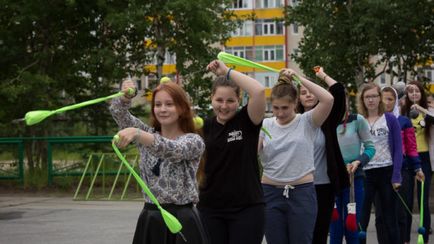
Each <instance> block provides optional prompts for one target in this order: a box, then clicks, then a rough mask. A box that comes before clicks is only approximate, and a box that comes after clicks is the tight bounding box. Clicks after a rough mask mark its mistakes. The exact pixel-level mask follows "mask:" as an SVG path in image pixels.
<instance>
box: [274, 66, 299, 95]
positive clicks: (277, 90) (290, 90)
mask: <svg viewBox="0 0 434 244" xmlns="http://www.w3.org/2000/svg"><path fill="white" fill-rule="evenodd" d="M297 96H298V92H297V88H296V87H295V86H294V85H293V84H292V81H291V79H290V78H288V77H287V76H286V75H284V74H283V70H282V71H280V73H279V78H278V79H277V83H276V85H274V86H273V88H272V89H271V101H273V100H274V99H281V98H286V99H288V101H289V102H295V101H297Z"/></svg>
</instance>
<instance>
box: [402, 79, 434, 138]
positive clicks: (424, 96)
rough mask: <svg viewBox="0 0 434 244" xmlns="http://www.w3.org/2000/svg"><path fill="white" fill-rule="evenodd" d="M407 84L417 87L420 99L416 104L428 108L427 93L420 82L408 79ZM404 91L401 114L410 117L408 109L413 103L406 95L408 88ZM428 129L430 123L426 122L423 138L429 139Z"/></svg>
mask: <svg viewBox="0 0 434 244" xmlns="http://www.w3.org/2000/svg"><path fill="white" fill-rule="evenodd" d="M408 85H414V86H417V88H418V89H419V91H420V100H419V102H418V105H419V106H421V107H422V108H428V102H427V94H426V92H425V89H424V87H423V85H422V83H420V82H418V81H410V82H409V83H408ZM404 93H405V104H404V106H402V108H401V114H402V115H405V116H407V117H410V116H409V115H410V110H411V106H412V105H413V102H412V101H410V96H409V95H408V89H405V92H404ZM430 129H431V126H430V123H427V125H426V126H425V130H424V133H425V139H426V140H427V141H429V139H430V137H431V136H430Z"/></svg>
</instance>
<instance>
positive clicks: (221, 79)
mask: <svg viewBox="0 0 434 244" xmlns="http://www.w3.org/2000/svg"><path fill="white" fill-rule="evenodd" d="M221 86H223V87H231V88H233V89H234V91H235V94H237V98H239V97H240V87H239V86H237V84H235V82H233V81H232V80H228V79H226V76H218V77H217V78H215V80H214V82H213V84H212V90H211V95H214V94H215V92H216V91H217V88H219V87H221Z"/></svg>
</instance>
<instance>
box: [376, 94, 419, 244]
mask: <svg viewBox="0 0 434 244" xmlns="http://www.w3.org/2000/svg"><path fill="white" fill-rule="evenodd" d="M381 93H382V98H383V104H384V109H385V111H386V112H389V113H392V114H393V115H395V117H396V118H397V119H398V122H399V125H400V127H401V136H402V152H403V157H404V161H403V163H402V168H401V175H402V183H401V187H400V188H399V190H398V193H399V194H401V196H402V198H403V200H404V204H405V205H406V206H407V207H408V208H409V209H413V198H414V197H413V195H414V194H413V189H414V180H415V178H416V179H417V180H418V181H423V180H424V178H425V176H424V174H423V172H422V169H421V164H420V159H419V154H418V153H417V149H416V147H417V146H416V136H415V134H414V128H413V125H412V124H411V121H410V120H409V119H408V118H407V117H405V116H402V115H400V112H399V105H398V97H399V95H398V92H397V91H396V90H395V89H394V88H393V87H390V86H385V87H383V88H382V89H381ZM415 176H416V177H415ZM378 198H379V196H378V195H377V201H378ZM404 204H403V203H399V204H398V209H397V210H398V212H397V216H398V224H399V229H400V235H401V238H402V242H403V243H409V242H410V233H411V223H412V221H413V220H412V215H411V214H410V213H408V210H407V209H406V207H405V206H404ZM381 214H382V213H381V210H380V209H378V210H376V211H375V225H376V227H377V239H378V242H379V243H388V240H387V237H386V236H385V235H384V233H385V232H384V228H385V227H384V223H383V221H382V216H381Z"/></svg>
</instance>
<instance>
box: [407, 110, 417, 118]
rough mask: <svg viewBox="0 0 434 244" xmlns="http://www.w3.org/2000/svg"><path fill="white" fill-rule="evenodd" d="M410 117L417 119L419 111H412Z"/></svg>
mask: <svg viewBox="0 0 434 244" xmlns="http://www.w3.org/2000/svg"><path fill="white" fill-rule="evenodd" d="M408 115H409V116H410V118H412V119H416V118H417V117H418V116H419V111H417V110H416V109H411V110H410V112H409V114H408Z"/></svg>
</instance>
